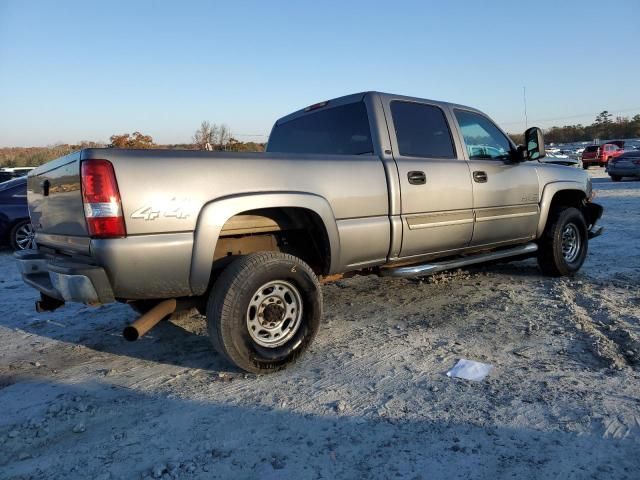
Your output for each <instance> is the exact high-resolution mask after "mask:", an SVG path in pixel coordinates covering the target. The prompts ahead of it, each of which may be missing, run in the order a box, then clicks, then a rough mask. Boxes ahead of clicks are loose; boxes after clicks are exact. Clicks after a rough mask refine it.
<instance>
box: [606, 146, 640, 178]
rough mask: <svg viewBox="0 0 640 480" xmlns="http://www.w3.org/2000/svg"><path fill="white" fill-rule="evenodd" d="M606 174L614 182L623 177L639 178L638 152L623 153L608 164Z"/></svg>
mask: <svg viewBox="0 0 640 480" xmlns="http://www.w3.org/2000/svg"><path fill="white" fill-rule="evenodd" d="M607 173H608V174H609V176H610V177H611V180H613V181H614V182H619V181H620V180H622V178H623V177H640V150H633V151H629V152H624V153H623V154H622V155H620V156H619V157H617V158H612V159H611V161H610V162H609V168H608V169H607Z"/></svg>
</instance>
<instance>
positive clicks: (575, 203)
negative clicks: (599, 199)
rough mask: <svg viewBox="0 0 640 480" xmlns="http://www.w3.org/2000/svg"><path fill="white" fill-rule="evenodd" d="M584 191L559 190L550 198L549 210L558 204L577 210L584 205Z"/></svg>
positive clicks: (558, 205)
mask: <svg viewBox="0 0 640 480" xmlns="http://www.w3.org/2000/svg"><path fill="white" fill-rule="evenodd" d="M585 198H586V195H585V193H584V192H583V191H582V190H561V191H559V192H557V193H556V194H555V195H554V196H553V199H552V200H551V206H550V207H549V209H550V211H551V210H554V209H556V208H558V207H560V206H565V207H575V208H577V209H579V210H581V209H582V207H583V206H584V199H585Z"/></svg>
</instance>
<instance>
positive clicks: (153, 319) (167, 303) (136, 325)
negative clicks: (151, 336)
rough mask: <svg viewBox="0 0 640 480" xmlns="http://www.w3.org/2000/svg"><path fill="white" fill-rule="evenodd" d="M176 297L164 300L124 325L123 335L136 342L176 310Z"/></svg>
mask: <svg viewBox="0 0 640 480" xmlns="http://www.w3.org/2000/svg"><path fill="white" fill-rule="evenodd" d="M176 305H177V302H176V299H175V298H171V299H169V300H163V301H162V302H160V303H158V304H157V305H156V306H155V307H153V308H152V309H151V310H149V311H148V312H147V313H145V314H143V315H141V316H140V317H139V318H138V319H137V320H136V321H135V322H133V323H132V324H131V325H127V326H126V327H124V330H123V331H122V336H123V337H124V338H126V339H127V340H129V341H130V342H134V341H136V340H138V339H139V338H140V337H141V336H143V335H144V334H145V333H147V332H148V331H149V330H151V329H152V328H153V327H154V326H155V325H156V324H157V323H158V322H159V321H160V320H162V319H163V318H164V317H166V316H167V315H171V314H172V313H173V312H175V311H176Z"/></svg>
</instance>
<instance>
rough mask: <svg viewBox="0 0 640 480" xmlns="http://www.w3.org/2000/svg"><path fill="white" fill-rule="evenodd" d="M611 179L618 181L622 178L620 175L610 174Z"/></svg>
mask: <svg viewBox="0 0 640 480" xmlns="http://www.w3.org/2000/svg"><path fill="white" fill-rule="evenodd" d="M611 180H613V181H614V182H619V181H620V180H622V177H621V176H620V175H611Z"/></svg>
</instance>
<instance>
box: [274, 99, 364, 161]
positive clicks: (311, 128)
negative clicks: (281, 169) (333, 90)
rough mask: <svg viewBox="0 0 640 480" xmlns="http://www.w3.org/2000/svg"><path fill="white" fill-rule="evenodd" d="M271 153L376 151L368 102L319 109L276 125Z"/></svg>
mask: <svg viewBox="0 0 640 480" xmlns="http://www.w3.org/2000/svg"><path fill="white" fill-rule="evenodd" d="M267 152H280V153H320V154H335V155H363V154H367V153H373V144H372V142H371V129H370V128H369V117H368V116H367V107H366V106H365V104H364V102H355V103H349V104H347V105H341V106H339V107H333V108H327V109H322V110H318V111H316V112H314V113H311V114H308V115H304V116H302V117H298V118H294V119H293V120H289V121H288V122H284V123H280V124H279V125H276V126H275V127H274V128H273V131H272V132H271V136H270V137H269V143H268V144H267Z"/></svg>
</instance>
